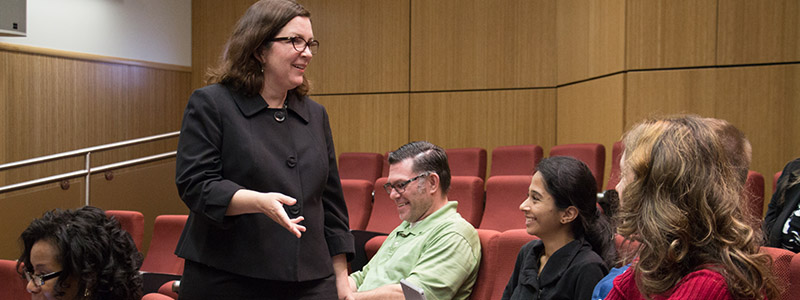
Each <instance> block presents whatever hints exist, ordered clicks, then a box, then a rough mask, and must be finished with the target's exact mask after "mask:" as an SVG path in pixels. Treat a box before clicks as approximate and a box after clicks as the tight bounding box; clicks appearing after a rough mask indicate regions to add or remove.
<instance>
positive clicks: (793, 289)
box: [762, 247, 800, 299]
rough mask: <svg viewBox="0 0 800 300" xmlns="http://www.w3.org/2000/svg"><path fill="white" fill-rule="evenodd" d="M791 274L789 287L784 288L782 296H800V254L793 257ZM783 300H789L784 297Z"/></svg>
mask: <svg viewBox="0 0 800 300" xmlns="http://www.w3.org/2000/svg"><path fill="white" fill-rule="evenodd" d="M762 248H763V247H762ZM787 251H788V250H787ZM773 273H774V271H773ZM789 274H790V275H789V276H790V277H789V285H788V286H786V287H784V292H783V294H782V295H800V253H796V254H794V255H793V256H792V261H791V262H790V263H789ZM783 299H789V298H787V297H784V298H783Z"/></svg>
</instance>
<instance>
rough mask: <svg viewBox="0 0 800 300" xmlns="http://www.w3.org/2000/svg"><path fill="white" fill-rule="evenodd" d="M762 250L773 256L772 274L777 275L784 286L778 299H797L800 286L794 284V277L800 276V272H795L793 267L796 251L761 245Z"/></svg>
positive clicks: (777, 278)
mask: <svg viewBox="0 0 800 300" xmlns="http://www.w3.org/2000/svg"><path fill="white" fill-rule="evenodd" d="M760 251H761V252H762V253H767V254H769V256H771V257H772V266H771V269H772V274H773V275H775V279H776V280H777V281H778V285H779V286H781V287H783V291H782V292H781V294H780V297H778V300H789V299H797V295H798V294H797V293H798V292H800V291H798V288H800V286H795V285H793V282H792V278H793V277H797V276H800V274H798V273H793V272H794V271H793V270H792V269H791V263H792V260H793V258H794V256H795V253H794V252H792V251H789V250H786V249H780V248H772V247H761V248H760Z"/></svg>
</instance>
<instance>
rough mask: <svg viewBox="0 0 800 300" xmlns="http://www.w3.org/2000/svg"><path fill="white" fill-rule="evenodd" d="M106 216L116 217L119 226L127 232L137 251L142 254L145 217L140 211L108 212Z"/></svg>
mask: <svg viewBox="0 0 800 300" xmlns="http://www.w3.org/2000/svg"><path fill="white" fill-rule="evenodd" d="M106 215H107V216H109V217H114V218H115V219H117V221H119V225H120V226H121V227H122V229H123V230H125V231H127V232H128V233H129V234H130V235H131V238H133V243H135V244H136V249H137V250H139V252H142V241H143V240H144V215H143V214H142V213H140V212H138V211H132V210H107V211H106Z"/></svg>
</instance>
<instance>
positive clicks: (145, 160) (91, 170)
mask: <svg viewBox="0 0 800 300" xmlns="http://www.w3.org/2000/svg"><path fill="white" fill-rule="evenodd" d="M179 135H180V131H174V132H170V133H164V134H158V135H153V136H149V137H143V138H138V139H132V140H127V141H122V142H116V143H111V144H105V145H100V146H94V147H89V148H83V149H78V150H73V151H68V152H62V153H57V154H52V155H46V156H41V157H36V158H31V159H26V160H20V161H16V162H11V163H7V164H2V165H0V171H4V170H8V169H13V168H18V167H22V166H27V165H31V164H37V163H43V162H48V161H52V160H57V159H62V158H68V157H73V156H78V155H84V156H85V167H84V169H83V170H78V171H73V172H67V173H62V174H58V175H53V176H48V177H43V178H39V179H34V180H29V181H25V182H20V183H15V184H10V185H6V186H2V187H0V194H2V193H6V192H11V191H16V190H20V189H24V188H29V187H32V186H37V185H40V184H46V183H51V182H56V181H61V180H65V179H71V178H77V177H81V176H85V177H86V180H85V181H86V182H85V189H86V198H85V202H86V203H85V204H86V205H89V194H90V193H89V181H90V179H91V178H90V176H91V175H92V174H94V173H99V172H105V171H109V170H114V169H119V168H124V167H128V166H133V165H138V164H143V163H148V162H152V161H157V160H162V159H166V158H171V157H175V156H176V155H177V151H172V152H165V153H161V154H156V155H151V156H145V157H141V158H136V159H131V160H126V161H122V162H117V163H113V164H107V165H103V166H98V167H94V168H92V167H91V154H92V152H99V151H104V150H110V149H115V148H120V147H125V146H131V145H136V144H141V143H146V142H152V141H157V140H162V139H166V138H170V137H176V136H179Z"/></svg>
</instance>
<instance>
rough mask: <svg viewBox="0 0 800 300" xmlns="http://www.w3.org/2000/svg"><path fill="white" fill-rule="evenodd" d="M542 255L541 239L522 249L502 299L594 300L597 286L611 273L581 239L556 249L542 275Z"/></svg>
mask: <svg viewBox="0 0 800 300" xmlns="http://www.w3.org/2000/svg"><path fill="white" fill-rule="evenodd" d="M542 253H544V244H543V243H542V241H541V240H533V241H530V242H528V243H527V244H525V246H522V249H520V251H519V254H518V255H517V262H516V265H515V266H514V273H513V274H511V278H510V279H509V280H508V285H506V289H505V291H503V299H526V300H527V299H574V300H580V299H591V298H592V290H594V286H595V285H596V284H597V282H598V281H600V279H603V277H604V276H605V275H606V274H608V268H607V267H606V265H605V263H604V262H603V259H602V258H601V257H600V255H597V253H595V252H594V251H592V246H591V245H590V244H589V242H587V241H585V240H584V239H582V238H581V239H576V240H573V241H572V242H569V243H568V244H566V245H564V247H561V249H558V250H556V252H555V253H553V255H552V256H551V257H550V258H549V259H548V260H547V264H546V265H545V266H544V269H542V274H541V275H540V274H539V258H540V257H541V255H542Z"/></svg>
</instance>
